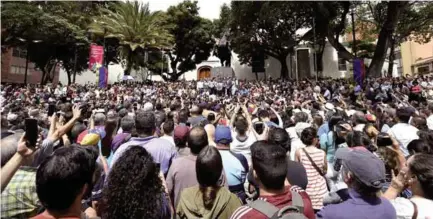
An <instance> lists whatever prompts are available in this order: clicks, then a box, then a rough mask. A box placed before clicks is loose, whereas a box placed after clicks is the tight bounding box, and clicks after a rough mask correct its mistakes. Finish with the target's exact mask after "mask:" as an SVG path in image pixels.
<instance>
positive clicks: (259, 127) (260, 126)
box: [253, 122, 265, 134]
mask: <svg viewBox="0 0 433 219" xmlns="http://www.w3.org/2000/svg"><path fill="white" fill-rule="evenodd" d="M253 128H254V130H256V132H257V134H262V133H263V130H264V128H265V126H264V124H263V123H262V122H258V123H254V126H253Z"/></svg>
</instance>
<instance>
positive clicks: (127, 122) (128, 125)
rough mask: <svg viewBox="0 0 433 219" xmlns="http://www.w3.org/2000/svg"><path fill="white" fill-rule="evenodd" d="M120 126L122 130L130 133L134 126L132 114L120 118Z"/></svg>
mask: <svg viewBox="0 0 433 219" xmlns="http://www.w3.org/2000/svg"><path fill="white" fill-rule="evenodd" d="M120 127H121V128H122V131H123V132H126V133H131V132H132V130H133V129H134V127H135V121H134V118H133V117H132V116H124V117H123V118H122V119H121V120H120Z"/></svg>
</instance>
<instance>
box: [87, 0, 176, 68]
mask: <svg viewBox="0 0 433 219" xmlns="http://www.w3.org/2000/svg"><path fill="white" fill-rule="evenodd" d="M95 20H96V21H95V22H94V23H92V24H91V25H90V29H91V31H92V32H93V33H94V34H95V35H99V36H102V37H105V38H115V39H117V40H118V43H119V44H120V46H119V48H118V49H119V50H118V51H119V57H120V59H121V60H122V61H123V63H126V70H125V74H126V75H128V74H130V71H131V69H132V68H135V69H137V68H139V67H140V66H141V65H140V60H142V59H141V58H142V56H143V52H139V49H144V48H149V47H167V46H170V45H171V40H172V36H171V35H170V33H169V32H168V30H167V28H166V27H165V26H164V23H165V16H164V13H162V12H159V11H157V12H150V10H149V4H142V3H139V2H136V1H135V2H130V1H127V2H116V3H113V4H112V5H111V8H102V9H101V15H100V16H98V17H96V19H95ZM142 51H143V50H142ZM140 55H141V57H140Z"/></svg>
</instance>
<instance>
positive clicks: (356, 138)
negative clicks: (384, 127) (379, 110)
mask: <svg viewBox="0 0 433 219" xmlns="http://www.w3.org/2000/svg"><path fill="white" fill-rule="evenodd" d="M346 143H347V146H349V147H350V148H351V147H358V146H363V147H367V146H369V145H370V144H371V141H370V139H369V138H368V136H367V134H365V133H364V132H361V131H353V132H349V133H347V136H346Z"/></svg>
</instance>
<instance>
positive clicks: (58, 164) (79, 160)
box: [36, 146, 98, 212]
mask: <svg viewBox="0 0 433 219" xmlns="http://www.w3.org/2000/svg"><path fill="white" fill-rule="evenodd" d="M97 157H98V153H97V152H96V151H95V150H92V149H90V148H84V147H81V146H69V147H61V148H59V149H57V150H55V151H54V153H53V154H52V155H50V156H48V157H47V158H46V159H45V160H44V161H43V162H42V163H41V165H40V166H39V168H38V170H37V172H36V193H37V194H38V198H39V200H40V201H41V203H42V205H43V206H44V207H45V208H46V209H47V210H50V211H55V212H64V211H66V210H67V209H68V208H70V207H71V205H72V204H73V202H74V201H75V200H76V198H77V196H78V195H79V194H80V193H81V192H82V189H83V188H84V185H87V186H88V191H91V190H92V186H93V183H94V182H93V181H94V176H95V171H96V166H97V165H96V159H97Z"/></svg>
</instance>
